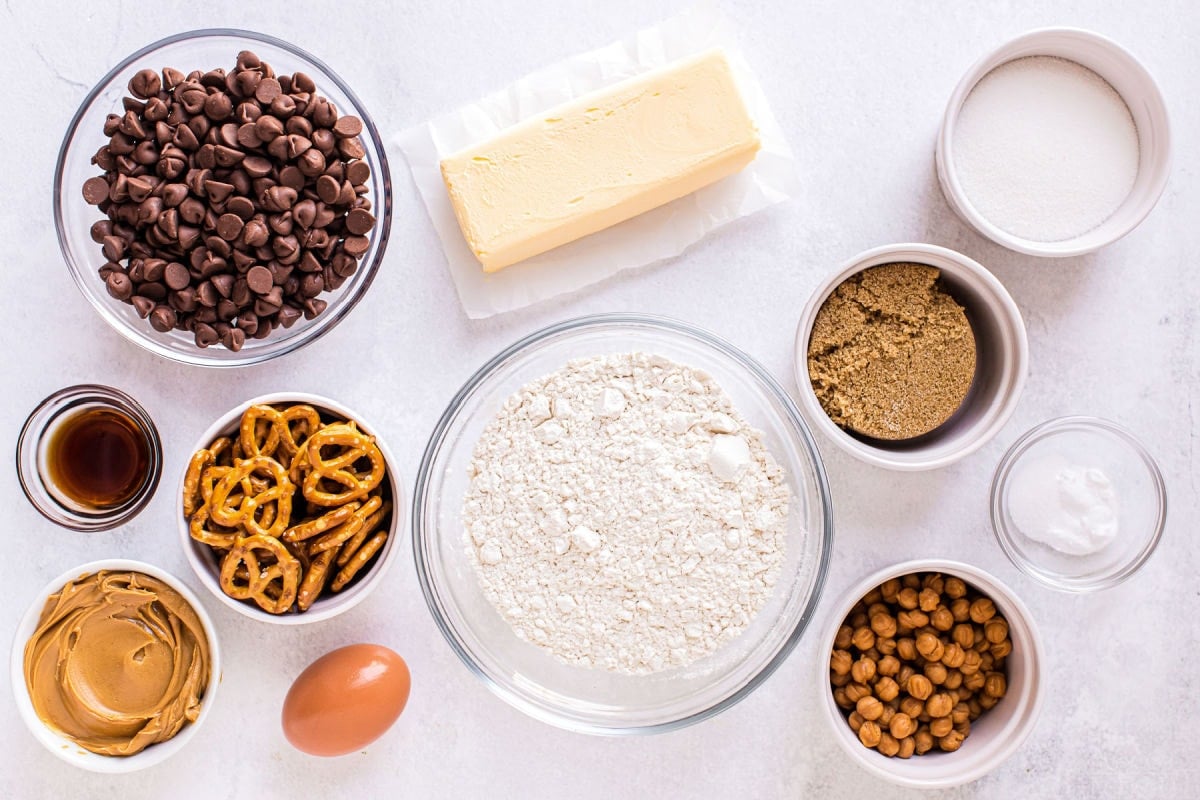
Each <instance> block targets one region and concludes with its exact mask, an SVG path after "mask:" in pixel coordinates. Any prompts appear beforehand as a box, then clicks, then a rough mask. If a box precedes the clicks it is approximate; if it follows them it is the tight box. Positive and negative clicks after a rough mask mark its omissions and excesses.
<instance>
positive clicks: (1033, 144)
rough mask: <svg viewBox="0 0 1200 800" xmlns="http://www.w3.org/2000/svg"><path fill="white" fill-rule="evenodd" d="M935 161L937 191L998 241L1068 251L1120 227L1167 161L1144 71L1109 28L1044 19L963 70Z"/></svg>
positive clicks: (1093, 246)
mask: <svg viewBox="0 0 1200 800" xmlns="http://www.w3.org/2000/svg"><path fill="white" fill-rule="evenodd" d="M936 161H937V173H938V180H939V182H940V183H941V186H942V192H943V194H945V196H946V200H947V202H949V204H950V206H951V207H952V208H953V209H954V210H955V212H956V213H957V214H958V215H959V216H960V217H962V219H963V220H965V221H966V222H967V223H968V224H970V225H971V227H973V228H974V229H975V230H977V231H978V232H979V233H981V234H983V235H984V236H986V237H988V238H989V239H991V240H992V241H994V242H997V243H999V244H1002V245H1004V246H1005V247H1007V248H1009V249H1010V250H1016V251H1017V252H1020V253H1026V254H1028V255H1033V256H1047V257H1061V256H1075V255H1081V254H1083V253H1089V252H1092V251H1094V250H1098V249H1099V248H1101V247H1104V246H1106V245H1109V244H1111V243H1113V242H1115V241H1116V240H1117V239H1120V238H1121V237H1123V236H1125V235H1126V234H1127V233H1129V232H1130V231H1132V230H1133V229H1134V228H1135V227H1137V226H1138V224H1140V223H1141V221H1142V220H1143V219H1145V218H1146V215H1148V214H1149V213H1150V211H1151V210H1152V209H1153V208H1154V206H1155V204H1156V203H1157V202H1158V198H1159V197H1160V196H1161V195H1162V192H1163V188H1164V187H1165V186H1166V182H1167V176H1168V175H1169V173H1170V169H1171V130H1170V122H1169V119H1168V115H1167V108H1166V104H1165V103H1164V102H1163V97H1162V93H1161V92H1160V91H1159V89H1158V85H1157V84H1156V83H1155V81H1154V78H1153V77H1152V76H1151V75H1150V73H1149V72H1148V71H1147V70H1146V68H1145V67H1144V66H1142V64H1141V62H1139V61H1138V60H1137V59H1136V58H1134V57H1133V55H1131V54H1130V53H1129V52H1128V51H1126V50H1125V49H1123V48H1122V47H1121V46H1120V45H1118V44H1116V43H1115V42H1113V41H1112V40H1111V39H1108V38H1105V37H1104V36H1101V35H1099V34H1096V33H1092V32H1090V31H1084V30H1077V29H1073V28H1045V29H1041V30H1035V31H1031V32H1029V33H1026V34H1024V35H1022V36H1019V37H1017V38H1016V39H1013V40H1012V41H1010V42H1008V43H1007V44H1004V45H1002V46H1001V47H999V48H997V49H996V50H994V51H992V52H991V53H989V54H988V55H986V56H984V57H983V58H981V59H980V60H979V61H977V62H976V63H975V64H974V65H973V66H972V67H971V68H970V69H969V70H967V73H966V74H965V75H964V76H963V78H962V80H961V81H960V82H959V84H958V86H957V87H956V88H955V90H954V93H953V94H952V95H951V96H950V102H949V103H948V104H947V106H946V113H945V116H944V117H943V119H942V126H941V131H940V132H939V134H938V140H937V151H936Z"/></svg>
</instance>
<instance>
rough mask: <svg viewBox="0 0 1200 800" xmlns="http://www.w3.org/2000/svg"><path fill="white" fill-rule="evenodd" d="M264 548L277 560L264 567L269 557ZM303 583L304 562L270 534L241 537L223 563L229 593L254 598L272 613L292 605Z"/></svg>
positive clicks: (224, 584) (224, 587)
mask: <svg viewBox="0 0 1200 800" xmlns="http://www.w3.org/2000/svg"><path fill="white" fill-rule="evenodd" d="M260 551H262V552H263V554H264V556H270V557H273V558H274V559H275V563H273V564H270V565H266V566H264V564H263V562H264V561H266V560H267V559H266V558H263V559H260V558H259V555H258V554H259V552H260ZM241 568H244V569H245V573H242V572H241ZM243 576H244V577H243ZM242 580H244V581H245V582H244V583H243V582H241V581H242ZM276 583H278V586H276V585H275V584H276ZM299 583H300V562H299V561H298V560H296V557H295V556H293V555H292V554H291V553H289V552H288V551H287V548H285V547H284V546H283V544H282V543H281V542H280V541H279V540H278V539H274V538H272V537H270V536H240V537H238V539H237V541H236V542H235V543H234V545H233V549H231V550H230V551H229V553H228V554H227V555H226V556H225V559H224V560H223V561H222V562H221V589H222V590H223V591H224V592H225V594H227V595H229V596H230V597H232V598H234V599H235V600H253V601H254V602H255V603H257V604H258V607H259V608H261V609H262V610H263V611H266V612H268V613H271V614H282V613H284V612H285V611H287V610H288V609H290V608H291V607H292V603H294V602H295V601H296V592H297V590H298V588H299Z"/></svg>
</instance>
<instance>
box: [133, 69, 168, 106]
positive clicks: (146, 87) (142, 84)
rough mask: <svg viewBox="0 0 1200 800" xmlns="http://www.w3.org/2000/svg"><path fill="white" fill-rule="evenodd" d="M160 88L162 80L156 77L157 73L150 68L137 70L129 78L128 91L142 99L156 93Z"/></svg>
mask: <svg viewBox="0 0 1200 800" xmlns="http://www.w3.org/2000/svg"><path fill="white" fill-rule="evenodd" d="M161 88H162V82H161V81H160V80H159V79H158V73H157V72H155V71H154V70H152V69H143V70H139V71H138V72H137V73H135V74H134V76H133V77H132V78H130V79H129V93H130V94H132V95H133V96H134V97H140V98H142V99H143V100H145V99H146V98H147V97H153V96H154V95H156V94H158V92H159V90H160V89H161Z"/></svg>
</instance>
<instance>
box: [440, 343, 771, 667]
mask: <svg viewBox="0 0 1200 800" xmlns="http://www.w3.org/2000/svg"><path fill="white" fill-rule="evenodd" d="M470 478H471V483H470V487H469V489H468V491H467V494H466V498H465V500H464V507H463V525H464V529H465V535H466V539H467V541H466V545H467V549H468V551H469V555H470V559H471V561H472V563H473V564H474V565H475V568H476V570H477V571H478V574H479V580H480V583H481V585H482V587H483V590H484V593H485V594H486V595H487V597H488V599H489V600H490V601H491V602H492V603H493V605H495V607H496V609H497V610H498V611H499V612H500V614H501V615H502V616H503V617H504V618H505V619H506V620H507V621H508V622H509V623H510V624H511V625H512V626H513V628H514V630H515V631H516V633H517V635H518V636H520V637H522V638H524V639H527V640H528V641H531V642H533V643H535V644H537V645H539V646H541V647H543V648H545V649H546V650H548V651H549V652H551V653H552V654H553V655H555V656H556V657H558V658H559V659H561V660H562V661H565V662H567V663H569V664H574V665H579V666H584V667H593V668H600V669H606V670H611V671H615V672H622V673H629V674H645V673H650V672H656V671H659V670H663V669H669V668H672V667H679V666H684V665H686V664H689V663H692V662H694V661H696V660H697V659H700V658H703V657H705V656H707V655H709V654H711V653H713V652H714V651H715V650H717V649H718V648H719V647H721V646H722V645H723V644H725V643H727V642H729V641H730V640H732V639H733V638H735V637H737V636H738V635H739V634H740V633H741V632H742V631H743V630H744V629H745V628H746V626H748V625H749V624H750V621H751V620H752V619H753V617H754V615H755V614H756V613H757V612H758V611H759V609H760V608H762V606H763V604H764V603H765V602H766V600H767V598H768V597H769V596H770V594H771V592H772V590H773V587H774V585H775V582H776V580H777V578H778V576H779V571H780V568H781V565H782V563H783V559H784V549H785V539H786V522H787V514H788V500H789V492H788V487H787V483H786V480H785V474H784V470H783V468H782V467H781V466H780V465H779V464H777V463H776V461H775V460H774V459H773V458H772V456H771V454H770V453H769V452H768V451H767V449H766V447H765V446H764V444H763V441H762V435H761V434H760V433H759V432H758V431H756V430H754V429H753V428H751V427H750V426H749V425H748V424H747V422H746V421H745V419H743V418H742V416H741V415H740V414H739V413H738V411H737V409H735V408H734V407H733V404H732V402H731V401H730V399H729V397H728V396H727V395H726V394H725V393H724V391H722V390H721V388H720V387H719V386H718V385H717V384H716V382H715V381H713V379H712V378H711V377H710V376H708V375H707V374H705V373H703V372H701V371H700V370H696V369H692V368H690V367H687V366H683V365H680V364H676V363H674V362H672V361H670V360H668V359H666V358H663V357H660V356H656V355H645V354H640V353H635V354H622V355H611V356H604V357H597V358H591V359H582V360H578V361H573V362H571V363H569V364H568V365H567V366H566V367H564V368H563V369H561V370H559V371H557V372H554V373H552V374H550V375H547V376H546V377H544V378H541V379H539V380H536V381H534V382H532V383H530V384H528V385H526V386H525V387H523V388H522V389H521V390H520V391H519V392H517V393H516V394H515V395H513V396H512V397H511V398H509V400H508V401H507V402H506V403H505V405H504V407H503V408H502V409H501V410H500V412H499V413H498V414H497V416H496V417H495V418H494V419H493V420H492V421H491V422H490V424H489V425H488V426H487V428H486V429H485V430H484V432H483V434H482V435H481V437H480V439H479V442H478V444H477V445H476V448H475V453H474V457H473V460H472V462H471V465H470Z"/></svg>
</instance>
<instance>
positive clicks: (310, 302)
mask: <svg viewBox="0 0 1200 800" xmlns="http://www.w3.org/2000/svg"><path fill="white" fill-rule="evenodd" d="M328 305H329V304H328V303H326V302H325V301H324V300H321V299H318V298H316V297H310V298H308V299H306V300H305V301H304V305H303V308H304V318H305V319H316V318H317V315H319V314H320V313H321V312H322V311H324V310H325V309H326V307H327V306H328Z"/></svg>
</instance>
